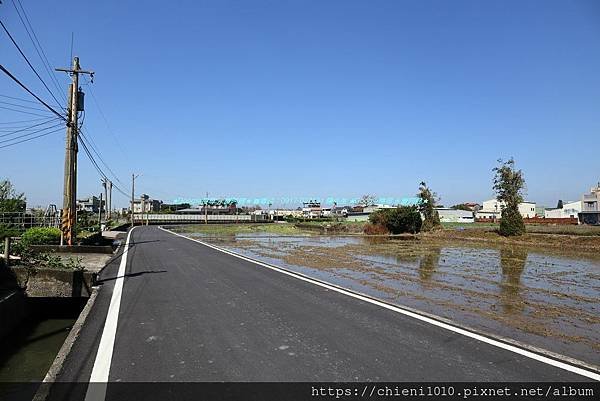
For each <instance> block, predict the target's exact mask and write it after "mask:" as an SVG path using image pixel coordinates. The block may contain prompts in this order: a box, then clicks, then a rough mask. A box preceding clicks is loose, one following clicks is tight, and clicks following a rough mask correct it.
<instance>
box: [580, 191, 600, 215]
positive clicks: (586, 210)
mask: <svg viewBox="0 0 600 401" xmlns="http://www.w3.org/2000/svg"><path fill="white" fill-rule="evenodd" d="M579 221H580V222H581V223H583V224H597V225H600V182H599V183H598V186H596V187H594V188H592V189H590V192H588V193H585V194H583V196H582V197H581V212H580V213H579Z"/></svg>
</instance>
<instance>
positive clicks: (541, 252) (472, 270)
mask: <svg viewBox="0 0 600 401" xmlns="http://www.w3.org/2000/svg"><path fill="white" fill-rule="evenodd" d="M186 235H189V236H192V237H196V238H201V239H202V240H205V241H207V242H210V243H213V244H215V245H218V246H221V247H224V248H226V249H230V250H232V251H235V252H238V253H240V254H243V255H246V256H249V257H252V258H255V259H258V260H262V261H265V262H267V263H272V264H275V265H279V266H282V267H285V268H287V269H290V270H293V271H296V272H299V273H303V274H306V275H310V276H312V277H315V278H318V279H321V280H324V281H326V282H330V283H333V284H336V285H340V286H343V287H346V288H350V289H353V290H356V291H359V292H362V293H365V294H368V295H371V296H374V297H377V298H380V299H383V300H385V301H388V302H392V303H395V304H398V305H403V306H408V307H412V308H415V309H418V310H421V311H424V312H428V313H432V314H435V315H438V316H441V317H444V318H448V319H451V320H453V321H455V322H457V323H460V324H462V325H466V326H469V327H472V328H475V329H478V330H482V331H486V332H489V333H493V334H496V335H500V336H503V337H507V338H511V339H514V340H517V341H521V342H523V343H526V344H529V345H532V346H537V347H541V348H544V349H547V350H549V351H553V352H557V353H560V354H563V355H567V356H569V357H573V358H576V359H580V360H582V361H585V362H588V363H591V364H595V365H600V255H599V254H598V253H597V252H568V251H566V250H560V249H550V250H548V249H539V248H531V247H516V246H507V245H498V246H494V245H492V244H476V243H472V242H460V241H448V240H435V239H427V240H423V239H421V240H414V239H413V240H402V239H390V238H385V237H384V238H381V237H379V238H378V237H374V238H373V237H356V236H354V237H344V236H323V235H293V236H282V235H277V234H273V233H240V234H232V235H207V234H206V233H201V232H198V233H190V232H186Z"/></svg>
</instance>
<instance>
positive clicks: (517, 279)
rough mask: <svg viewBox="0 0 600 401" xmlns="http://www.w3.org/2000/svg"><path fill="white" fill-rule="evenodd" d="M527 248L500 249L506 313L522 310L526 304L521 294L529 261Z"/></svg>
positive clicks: (502, 293)
mask: <svg viewBox="0 0 600 401" xmlns="http://www.w3.org/2000/svg"><path fill="white" fill-rule="evenodd" d="M527 255H528V252H527V250H524V249H510V248H505V249H501V250H500V267H501V268H502V280H501V281H500V292H501V298H500V299H501V301H500V302H501V304H502V307H503V309H504V312H505V313H508V314H514V313H519V312H522V311H523V309H524V307H525V304H524V303H523V296H522V294H521V290H522V288H521V276H522V275H523V272H524V271H525V264H526V263H527Z"/></svg>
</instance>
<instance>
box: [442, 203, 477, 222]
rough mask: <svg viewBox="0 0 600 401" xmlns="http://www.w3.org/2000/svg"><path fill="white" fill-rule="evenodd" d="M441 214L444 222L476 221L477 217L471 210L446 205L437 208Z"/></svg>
mask: <svg viewBox="0 0 600 401" xmlns="http://www.w3.org/2000/svg"><path fill="white" fill-rule="evenodd" d="M435 210H436V211H437V212H438V215H439V216H440V222H442V223H474V222H475V218H474V217H473V212H472V211H470V210H457V209H450V208H446V207H439V208H436V209H435Z"/></svg>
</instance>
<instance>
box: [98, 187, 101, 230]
mask: <svg viewBox="0 0 600 401" xmlns="http://www.w3.org/2000/svg"><path fill="white" fill-rule="evenodd" d="M98 226H100V231H102V192H100V207H99V208H98Z"/></svg>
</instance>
